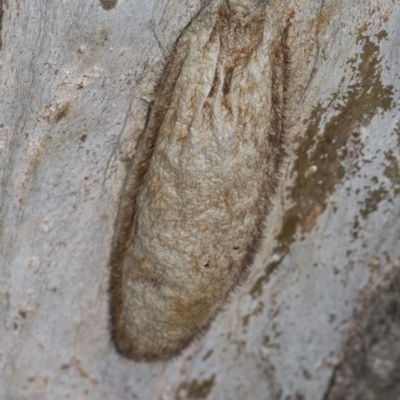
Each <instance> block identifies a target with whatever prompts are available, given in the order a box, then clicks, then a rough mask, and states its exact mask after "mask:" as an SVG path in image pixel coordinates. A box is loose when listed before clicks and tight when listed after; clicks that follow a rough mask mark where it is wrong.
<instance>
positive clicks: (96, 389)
mask: <svg viewBox="0 0 400 400" xmlns="http://www.w3.org/2000/svg"><path fill="white" fill-rule="evenodd" d="M279 3H280V4H281V5H282V7H281V8H282V12H281V13H278V15H277V16H276V17H277V18H279V19H281V20H282V24H283V22H284V21H286V19H288V18H290V21H291V28H290V35H289V47H290V48H291V53H292V81H291V102H290V104H289V108H290V115H289V130H288V141H287V142H288V143H287V152H288V156H287V162H286V166H285V169H284V171H283V174H282V175H283V176H282V181H281V185H280V188H279V191H278V194H277V196H276V198H275V203H274V208H273V211H272V213H271V214H270V215H269V217H268V220H267V228H266V231H265V239H264V240H263V246H262V249H261V251H260V252H259V254H258V256H257V258H256V260H255V262H254V265H253V267H252V269H251V273H250V275H249V277H248V279H247V280H246V282H245V284H244V285H243V286H242V287H240V288H239V289H238V290H237V291H236V292H235V293H234V294H233V295H232V296H231V298H230V301H229V302H228V304H226V306H225V310H224V311H223V312H222V313H221V314H219V315H218V317H217V319H216V320H215V321H214V322H213V324H212V326H211V328H210V330H209V331H208V332H207V333H206V334H205V335H204V336H203V337H202V338H201V339H200V340H198V341H196V342H195V343H193V344H192V345H191V346H190V347H189V348H188V349H187V350H186V351H185V352H184V353H183V354H182V355H181V356H179V357H177V358H175V359H173V360H172V361H169V362H158V363H150V364H149V363H136V362H133V361H129V360H127V359H125V358H123V357H122V356H121V355H119V354H118V353H117V352H116V350H115V347H114V345H113V343H112V341H111V339H110V326H109V309H108V302H109V294H108V285H109V276H110V267H109V256H110V250H111V241H112V236H113V229H114V223H115V218H116V213H117V208H118V202H119V198H120V194H121V189H122V184H123V180H124V174H125V165H126V161H127V159H128V158H129V157H134V149H135V144H136V141H137V138H138V136H139V135H140V133H141V132H142V131H143V128H144V126H145V123H146V118H147V115H148V112H149V108H150V103H151V101H152V100H153V89H154V87H155V85H156V83H157V81H158V80H159V79H160V77H161V74H162V71H163V68H164V66H165V63H166V61H167V59H168V56H169V55H170V54H171V51H172V49H173V46H174V43H175V42H176V40H177V38H178V36H179V35H180V33H181V32H182V31H183V29H184V28H185V26H186V25H187V24H188V23H189V22H190V21H191V19H192V18H193V17H194V16H195V15H196V13H197V12H198V11H199V9H200V7H201V5H202V3H201V1H200V0H187V1H183V2H182V1H178V0H165V1H155V0H147V1H145V2H144V1H143V2H128V1H126V0H119V1H118V2H116V1H106V0H104V1H97V0H96V1H95V0H90V1H83V0H73V1H67V0H60V1H57V2H48V1H44V0H37V1H34V2H28V1H12V0H8V1H7V0H3V1H0V6H1V10H0V18H1V21H0V28H1V41H0V44H1V50H0V82H1V83H0V85H1V86H0V88H1V102H0V179H1V187H0V190H1V192H0V317H1V324H0V399H7V400H20V399H21V400H22V399H30V400H35V399H69V398H70V399H96V400H97V399H100V400H102V399H118V400H119V399H121V400H125V399H127V400H128V399H141V400H147V399H149V400H152V399H215V400H217V399H226V400H230V399H232V400H233V399H255V400H258V399H260V400H263V399H271V400H275V399H277V400H278V399H282V400H283V399H285V400H301V399H304V400H314V399H315V400H323V399H325V400H333V399H341V398H346V399H363V400H364V399H382V398H385V399H388V400H391V399H397V398H400V392H399V390H400V389H399V388H398V387H397V386H398V385H397V382H398V374H399V372H398V370H399V368H398V365H399V360H400V348H399V344H398V343H399V340H398V337H399V333H398V332H399V331H400V329H399V326H400V316H399V309H400V299H399V297H398V290H396V288H397V287H398V286H399V283H398V282H399V278H398V274H399V269H400V265H399V260H400V250H399V246H398V243H399V239H400V224H399V222H398V221H399V219H400V197H399V193H400V173H399V171H400V169H399V160H400V117H399V106H398V104H399V93H400V91H399V90H400V77H399V73H398V71H399V67H400V66H399V60H400V46H399V37H400V5H399V4H398V2H395V1H391V0H385V1H377V0H368V1H353V2H346V1H338V0H319V1H315V2H310V1H308V0H293V1H289V0H288V1H285V2H279ZM391 285H392V286H391ZM378 315H381V318H378V317H377V316H378ZM396 385H397V386H396Z"/></svg>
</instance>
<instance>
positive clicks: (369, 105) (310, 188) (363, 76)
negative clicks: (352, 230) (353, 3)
mask: <svg viewBox="0 0 400 400" xmlns="http://www.w3.org/2000/svg"><path fill="white" fill-rule="evenodd" d="M378 35H379V36H377V37H378V40H379V38H380V37H382V34H381V33H380V34H378ZM383 37H384V36H383ZM357 43H358V44H362V51H361V52H360V53H359V54H357V55H355V56H354V57H352V58H350V59H349V60H348V62H347V63H348V64H349V65H350V66H351V68H352V70H353V74H354V78H355V79H354V80H355V83H353V84H351V85H350V86H349V87H348V90H347V93H346V94H345V95H341V93H340V90H338V91H337V92H336V93H334V94H333V96H332V98H331V100H330V102H329V104H328V105H327V106H323V105H322V104H321V103H318V104H317V106H316V107H315V108H314V110H313V111H312V113H311V116H310V118H309V120H308V121H307V122H308V126H307V129H306V132H305V135H304V137H303V138H302V141H301V143H300V145H299V147H298V149H297V159H296V161H295V164H294V167H293V170H292V174H296V178H295V181H294V185H293V186H292V188H291V189H290V195H289V197H290V198H291V199H293V202H294V203H295V205H294V206H293V207H292V208H290V209H288V210H287V211H286V213H285V215H284V217H283V223H282V228H281V231H280V232H279V233H278V235H277V236H276V240H277V246H276V247H275V249H274V253H278V254H280V255H281V258H280V260H279V261H274V262H271V263H269V264H268V265H267V267H266V268H265V272H264V274H263V275H262V276H261V277H260V278H259V279H258V280H257V281H256V283H255V284H254V286H253V288H252V289H251V291H250V293H251V295H252V296H253V297H257V296H259V295H261V294H262V287H263V285H264V284H265V283H267V282H268V280H269V275H270V274H271V273H272V272H273V271H274V270H275V269H276V268H277V267H278V265H279V264H280V261H281V260H282V258H283V257H284V256H285V254H286V253H287V252H288V251H289V248H290V245H291V244H292V243H293V242H294V241H295V237H296V234H297V233H298V232H300V233H301V234H302V235H303V234H305V233H307V232H310V231H311V230H312V229H313V227H314V226H315V224H316V223H317V221H318V216H319V215H320V214H322V213H323V212H324V210H325V209H326V207H327V205H328V202H327V199H328V197H329V195H331V194H332V193H333V192H334V190H335V187H336V185H337V184H340V183H342V182H343V180H344V177H345V173H344V168H343V166H342V159H341V155H340V150H341V149H342V148H343V146H345V145H346V142H347V140H348V138H349V137H350V135H351V134H352V132H353V131H354V130H355V129H356V127H357V125H362V126H367V125H368V124H369V123H370V121H371V119H372V118H373V117H374V115H375V114H377V113H378V112H382V111H387V110H390V109H391V108H392V107H393V95H394V89H393V86H391V85H389V86H385V85H384V84H383V82H382V79H381V72H382V66H381V62H382V59H381V58H380V56H379V46H378V45H377V44H376V43H374V42H373V41H371V39H370V37H369V36H366V35H364V34H362V33H360V34H359V36H358V39H357ZM343 83H344V78H343V79H342V81H341V82H340V84H339V86H340V85H341V84H343ZM332 108H334V109H335V110H336V111H337V114H336V115H335V116H333V117H331V119H330V120H329V121H328V122H327V123H326V124H325V126H324V130H323V132H320V126H321V123H322V122H323V117H324V115H325V113H326V112H327V111H328V110H330V109H332ZM310 166H316V167H317V169H316V171H315V172H314V173H312V174H309V173H307V170H308V169H309V168H310ZM382 200H383V199H382V198H381V197H380V198H379V201H382ZM316 210H317V211H318V212H316ZM311 222H312V223H311Z"/></svg>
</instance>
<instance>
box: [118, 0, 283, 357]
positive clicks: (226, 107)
mask: <svg viewBox="0 0 400 400" xmlns="http://www.w3.org/2000/svg"><path fill="white" fill-rule="evenodd" d="M270 14H271V13H270V12H269V11H268V5H267V3H266V2H259V1H258V2H255V1H250V0H247V1H246V0H236V1H228V0H223V1H222V0H218V1H211V2H210V3H209V4H208V5H207V6H205V7H204V9H203V10H202V11H201V12H200V13H199V15H198V16H197V17H196V18H195V19H194V21H193V22H192V23H191V24H190V25H189V27H188V28H187V29H186V31H185V32H184V33H183V34H182V36H181V38H180V39H179V41H178V43H177V46H176V51H175V55H174V58H173V60H172V62H171V63H170V65H169V66H168V68H167V72H166V75H165V76H164V77H163V79H162V82H161V83H160V85H159V87H158V89H157V90H156V96H155V102H154V105H153V108H152V112H151V115H150V117H149V121H148V125H147V128H146V130H145V131H144V133H143V135H142V137H141V138H140V140H139V142H138V147H137V152H136V157H135V160H134V162H133V163H132V165H131V167H130V169H129V171H128V173H127V179H126V184H125V191H124V194H123V199H122V201H121V205H120V209H119V214H118V218H117V224H116V233H115V240H114V250H113V255H112V279H111V313H112V323H113V335H114V339H115V342H116V345H117V347H118V349H119V350H120V351H121V352H122V353H124V354H125V355H126V356H128V357H130V358H133V359H136V360H158V359H168V358H170V357H172V356H174V355H176V354H178V353H179V352H180V351H181V349H183V348H184V347H185V346H186V345H187V344H188V343H190V341H191V340H192V339H193V338H195V337H196V336H198V334H199V333H200V332H202V331H204V330H205V329H206V328H207V327H208V325H209V324H210V321H211V320H212V318H213V317H214V316H215V314H216V313H217V311H218V310H219V309H220V308H221V306H222V304H223V303H224V301H225V300H226V298H227V296H228V294H229V292H230V291H231V290H232V288H233V287H235V286H236V285H237V284H238V283H239V282H240V280H241V279H242V278H243V276H244V275H245V272H246V270H247V268H248V266H249V264H250V263H251V261H252V258H253V256H254V253H255V252H256V251H257V248H258V242H259V240H260V237H261V235H262V230H263V222H264V219H265V216H266V214H267V213H268V209H269V206H270V199H271V196H272V195H273V193H274V190H275V186H276V182H277V177H278V175H279V167H280V164H281V161H282V156H283V133H284V106H285V93H286V81H287V49H286V44H285V32H284V30H282V29H281V28H280V27H279V25H278V24H277V23H276V22H274V20H273V19H274V15H270Z"/></svg>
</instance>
